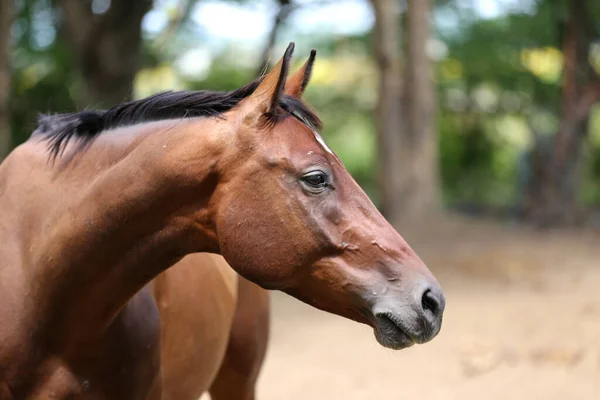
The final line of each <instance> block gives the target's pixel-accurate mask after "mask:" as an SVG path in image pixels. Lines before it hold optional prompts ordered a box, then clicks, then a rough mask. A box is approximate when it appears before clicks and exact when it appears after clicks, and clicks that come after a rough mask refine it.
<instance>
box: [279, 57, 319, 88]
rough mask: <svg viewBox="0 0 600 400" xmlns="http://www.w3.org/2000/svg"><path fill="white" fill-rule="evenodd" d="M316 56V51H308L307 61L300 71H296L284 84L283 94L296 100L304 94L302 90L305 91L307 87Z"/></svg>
mask: <svg viewBox="0 0 600 400" xmlns="http://www.w3.org/2000/svg"><path fill="white" fill-rule="evenodd" d="M316 56H317V50H315V49H312V50H311V51H310V56H309V57H308V60H306V62H305V63H304V65H303V66H302V67H300V69H299V70H298V71H296V72H295V73H294V75H292V76H291V77H290V79H288V80H287V82H286V83H285V94H287V95H289V96H292V97H297V98H300V97H302V94H303V93H304V90H306V86H308V82H309V81H310V76H311V74H312V68H313V64H314V62H315V57H316Z"/></svg>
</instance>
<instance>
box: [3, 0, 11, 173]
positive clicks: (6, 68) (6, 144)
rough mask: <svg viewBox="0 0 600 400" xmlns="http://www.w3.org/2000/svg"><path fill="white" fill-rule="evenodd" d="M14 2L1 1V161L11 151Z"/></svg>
mask: <svg viewBox="0 0 600 400" xmlns="http://www.w3.org/2000/svg"><path fill="white" fill-rule="evenodd" d="M12 18H13V0H0V161H2V159H4V157H6V156H7V155H8V153H9V152H10V149H11V144H12V140H11V134H10V108H9V96H10V78H11V69H10V43H11V38H10V28H11V23H12Z"/></svg>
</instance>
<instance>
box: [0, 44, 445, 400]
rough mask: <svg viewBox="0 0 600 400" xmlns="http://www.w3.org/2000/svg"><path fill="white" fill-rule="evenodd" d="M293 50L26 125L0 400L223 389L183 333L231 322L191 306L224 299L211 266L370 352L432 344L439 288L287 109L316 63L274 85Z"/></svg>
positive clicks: (3, 178) (9, 178)
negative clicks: (230, 71)
mask: <svg viewBox="0 0 600 400" xmlns="http://www.w3.org/2000/svg"><path fill="white" fill-rule="evenodd" d="M293 50H294V44H293V43H290V45H289V46H288V47H287V49H286V51H285V53H284V55H283V57H282V58H281V59H280V60H279V61H278V63H277V64H276V65H275V66H274V67H273V68H272V69H271V70H270V71H269V72H268V73H266V74H265V75H263V76H262V77H260V78H258V79H256V80H254V81H252V82H251V83H249V84H247V85H246V86H243V87H241V88H239V89H236V90H233V91H230V92H212V91H197V92H185V91H184V92H165V93H159V94H156V95H153V96H150V97H149V98H146V99H142V100H135V101H132V102H127V103H123V104H119V105H116V106H114V107H113V108H111V109H109V110H105V111H83V112H80V113H72V114H63V115H58V116H52V117H44V116H42V117H41V118H40V121H39V126H38V128H37V129H36V130H35V131H34V132H33V133H32V135H31V137H30V139H29V140H28V141H26V142H25V143H24V144H22V145H21V146H19V147H17V148H16V149H15V150H13V152H12V153H11V154H10V155H9V156H8V157H7V158H6V159H5V161H4V162H3V163H2V164H1V165H0V209H1V210H2V218H0V243H1V246H0V320H1V321H2V324H1V325H0V399H2V400H4V399H48V398H51V399H68V398H81V399H94V400H96V399H100V400H103V399H128V400H131V399H133V400H138V399H140V400H157V399H173V398H177V399H192V398H193V396H196V394H197V393H199V392H201V391H202V390H205V389H209V390H210V385H212V384H216V385H217V386H220V387H223V385H227V379H228V377H227V373H226V371H225V375H224V376H225V378H223V379H224V380H221V381H220V382H221V384H220V385H219V384H218V382H217V381H219V377H216V378H215V379H212V377H213V376H216V375H217V374H219V373H220V372H219V368H220V367H226V364H227V360H225V363H223V358H225V359H226V358H227V354H225V355H224V356H223V355H221V357H219V355H220V354H217V353H223V350H219V351H216V350H215V351H214V353H215V354H216V356H215V357H214V359H212V360H210V359H203V357H204V356H205V355H206V354H205V352H206V348H203V347H204V346H208V347H211V349H210V350H211V351H212V350H214V349H213V348H212V345H211V344H207V343H206V342H200V341H198V340H196V336H194V332H196V333H197V334H198V337H202V332H204V331H206V330H208V329H212V325H214V324H220V323H222V324H223V326H225V328H227V323H226V322H227V321H225V322H223V321H224V320H228V318H225V317H224V316H225V315H233V314H234V313H235V310H234V307H233V305H234V302H233V301H231V302H230V303H229V304H228V303H227V302H228V301H229V300H227V299H228V297H227V296H222V298H221V296H218V295H215V294H214V293H213V296H216V297H215V298H213V300H214V299H217V300H218V301H214V302H208V303H207V300H206V298H205V297H202V295H206V293H201V292H202V291H213V289H214V291H215V293H217V292H218V293H222V292H223V291H229V292H230V293H232V292H233V287H232V286H231V285H227V284H226V283H227V282H228V280H227V278H224V277H223V278H220V279H217V280H213V281H210V280H208V278H206V277H205V276H203V275H202V274H201V272H200V270H208V269H207V268H210V269H213V270H217V268H218V266H216V265H213V266H207V265H206V264H210V263H213V264H216V263H219V262H220V261H217V260H220V259H219V258H218V257H222V258H223V259H224V260H225V261H226V264H227V265H228V266H229V267H231V268H232V270H231V271H230V270H228V269H227V268H223V269H222V270H220V271H222V272H225V271H228V272H227V273H231V274H233V271H235V272H236V273H237V274H239V275H240V276H241V277H242V278H243V279H246V280H248V281H249V282H252V283H254V284H256V285H258V286H260V287H261V288H263V289H267V290H279V291H282V292H284V293H287V294H289V295H291V296H293V297H295V298H297V299H299V300H300V301H303V302H305V303H307V304H309V305H312V306H313V307H316V308H318V309H320V310H323V311H325V312H329V313H333V314H337V315H339V316H342V317H345V318H348V319H351V320H353V321H356V322H358V323H362V324H366V325H368V326H370V327H372V328H373V331H374V334H375V338H376V340H377V341H378V342H379V343H380V344H381V345H382V346H384V347H387V348H390V349H395V350H400V349H404V348H406V347H409V346H412V345H413V344H423V343H426V342H428V341H430V340H432V339H433V338H434V337H435V336H436V335H437V334H438V332H439V331H440V328H441V324H442V316H443V312H444V308H445V298H444V294H443V291H442V289H441V286H440V285H439V283H438V282H437V280H436V279H435V277H434V276H433V274H432V273H431V272H430V271H429V269H428V268H427V267H426V265H425V263H424V262H423V261H422V260H421V258H420V257H419V256H418V255H417V254H416V253H415V251H414V250H413V249H412V248H411V247H410V246H409V245H408V243H407V242H406V241H405V240H404V239H403V238H402V236H401V235H400V234H399V233H398V232H397V231H396V230H395V229H394V228H393V227H392V226H391V224H390V223H389V222H388V221H387V220H386V219H385V218H384V216H383V215H382V214H381V213H380V212H379V211H378V210H377V208H376V207H375V205H374V204H373V203H372V202H371V200H370V199H369V197H368V196H367V195H366V194H365V193H364V191H363V190H362V189H361V188H360V186H359V185H358V184H357V183H356V182H355V181H354V179H353V178H352V177H351V176H350V174H349V173H348V171H347V170H346V168H345V167H344V165H343V163H342V161H341V160H340V159H339V158H338V157H337V156H336V155H335V154H334V152H333V151H332V150H331V149H330V148H329V147H328V146H327V144H326V143H325V142H324V140H323V138H322V137H321V136H320V134H319V130H320V129H321V121H320V119H319V118H318V116H317V115H316V113H315V112H314V111H313V110H312V109H311V108H309V106H307V105H306V103H305V102H304V101H303V100H302V94H303V92H304V90H305V88H306V86H307V85H308V83H309V80H310V75H311V71H312V66H313V62H314V60H315V55H316V51H314V50H313V51H311V53H310V57H309V58H308V60H307V61H306V62H305V63H304V65H303V66H302V67H301V68H300V69H299V70H298V71H297V72H296V73H295V74H293V75H292V76H290V77H288V72H289V67H290V62H291V57H292V52H293ZM197 253H207V254H208V255H207V256H205V259H203V260H202V262H193V260H191V259H190V254H197ZM192 257H193V256H192ZM186 260H187V261H186ZM190 260H191V261H190ZM178 263H179V265H177V264H178ZM222 266H223V267H225V265H222ZM171 267H172V268H171ZM213 273H214V271H213ZM178 274H179V276H177V275H178ZM211 282H212V283H211ZM217 282H220V283H217ZM212 286H215V287H214V288H213V287H212ZM229 299H231V298H230V297H229ZM219 308H221V309H219ZM210 310H214V313H213V314H211V312H210ZM198 314H201V315H198ZM242 314H243V313H242ZM230 318H232V319H233V318H234V317H233V316H232V317H230ZM250 318H253V316H252V315H251V316H250ZM257 318H258V317H257ZM245 322H246V323H247V320H246V321H245ZM241 324H242V325H244V321H243V322H242V323H241ZM225 328H224V330H226V329H225ZM229 328H230V329H232V331H231V332H233V330H235V329H234V327H232V325H229ZM256 334H257V335H260V332H257V333H256ZM224 336H227V335H226V334H225V335H224ZM243 339H244V338H243V337H242V340H240V342H243V341H244V340H243ZM230 344H231V343H229V345H230ZM225 346H227V344H221V347H225ZM241 346H242V347H243V346H244V343H241ZM214 347H218V346H214ZM225 352H226V351H225ZM232 352H233V355H234V356H235V355H236V354H235V352H236V350H235V349H233V350H232ZM255 353H259V351H255ZM240 354H241V353H240ZM255 355H257V354H255ZM242 357H243V356H242ZM258 357H259V358H260V354H258ZM219 358H221V360H218V359H219ZM232 358H235V357H232ZM238 361H239V360H238ZM232 362H233V367H234V368H235V365H234V364H235V363H236V361H235V360H233V361H232ZM230 365H232V364H230ZM242 373H243V372H242ZM211 379H212V382H211ZM202 385H207V386H208V387H201V386H202ZM217 392H218V390H217V391H215V395H216V396H219V394H218V393H217ZM224 396H227V394H225V395H224Z"/></svg>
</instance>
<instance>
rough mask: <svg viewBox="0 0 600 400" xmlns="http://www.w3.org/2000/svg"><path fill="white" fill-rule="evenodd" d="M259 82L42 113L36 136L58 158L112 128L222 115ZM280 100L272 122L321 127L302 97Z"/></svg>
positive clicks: (172, 92) (254, 88)
mask: <svg viewBox="0 0 600 400" xmlns="http://www.w3.org/2000/svg"><path fill="white" fill-rule="evenodd" d="M259 83H260V80H256V81H254V82H252V83H250V84H248V85H246V86H243V87H241V88H239V89H236V90H233V91H230V92H214V91H207V90H200V91H179V92H174V91H168V92H162V93H158V94H155V95H152V96H150V97H147V98H145V99H141V100H135V101H130V102H127V103H123V104H119V105H117V106H114V107H112V108H111V109H109V110H98V111H82V112H79V113H67V114H55V115H40V117H39V118H38V127H37V129H36V130H35V131H34V133H33V135H42V136H44V138H45V139H46V140H47V141H48V151H49V152H50V158H51V159H55V158H56V157H58V156H60V155H61V154H62V153H63V152H64V150H65V148H66V146H67V144H68V143H69V141H70V140H71V139H73V138H75V139H77V140H79V141H80V143H81V144H82V145H83V147H85V145H86V144H89V143H90V142H91V141H92V140H93V139H94V138H95V137H96V136H98V135H99V134H100V133H102V132H103V131H105V130H108V129H112V128H117V127H121V126H127V125H135V124H140V123H143V122H152V121H160V120H165V119H175V118H193V117H218V116H221V115H222V113H224V112H226V111H228V110H231V109H232V108H233V107H235V106H236V105H237V104H239V102H240V101H242V100H243V99H244V98H246V97H248V96H250V95H251V94H252V93H253V92H254V90H256V88H257V87H258V84H259ZM279 103H280V104H279V106H280V108H281V109H282V110H283V111H284V114H281V113H280V114H273V115H269V116H268V117H270V118H271V120H272V122H277V120H279V118H281V117H282V116H287V115H290V114H291V115H294V116H295V117H296V118H297V119H299V120H300V121H302V122H303V123H304V124H306V125H308V126H309V127H310V128H312V129H320V127H321V121H320V120H319V117H317V115H316V114H315V113H313V112H312V111H311V110H310V109H309V108H308V107H307V106H306V105H305V104H304V103H303V102H302V101H301V100H299V99H297V98H295V97H291V96H286V95H283V96H281V99H280V102H279ZM281 109H280V110H281Z"/></svg>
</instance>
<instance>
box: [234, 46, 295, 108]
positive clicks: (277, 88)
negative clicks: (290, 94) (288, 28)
mask: <svg viewBox="0 0 600 400" xmlns="http://www.w3.org/2000/svg"><path fill="white" fill-rule="evenodd" d="M293 52H294V43H293V42H292V43H290V44H289V45H288V47H287V49H286V50H285V53H284V55H283V57H282V58H281V60H279V62H278V63H277V64H276V65H275V67H273V69H272V70H271V72H269V73H268V74H267V75H266V76H265V77H264V78H263V80H262V81H261V82H260V84H259V85H258V87H257V88H256V90H255V91H254V92H253V93H252V94H251V95H250V96H249V97H248V98H247V99H245V100H244V101H243V102H242V103H243V106H244V108H246V107H247V108H246V110H247V111H248V112H251V113H253V114H254V113H256V112H258V113H260V114H268V113H271V112H274V111H275V110H276V109H277V106H278V105H279V101H280V100H281V95H282V94H283V90H284V87H285V80H286V78H287V75H288V71H289V68H290V60H291V58H292V53H293Z"/></svg>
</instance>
